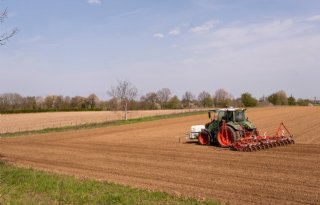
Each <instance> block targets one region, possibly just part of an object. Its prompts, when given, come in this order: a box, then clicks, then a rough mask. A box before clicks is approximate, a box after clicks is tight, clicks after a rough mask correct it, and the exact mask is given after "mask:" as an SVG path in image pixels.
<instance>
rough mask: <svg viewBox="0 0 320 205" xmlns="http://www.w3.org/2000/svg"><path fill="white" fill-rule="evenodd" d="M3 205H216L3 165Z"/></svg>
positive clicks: (0, 197)
mask: <svg viewBox="0 0 320 205" xmlns="http://www.w3.org/2000/svg"><path fill="white" fill-rule="evenodd" d="M0 204H45V205H47V204H77V205H78V204H79V205H81V204H108V205H113V204H116V205H120V204H128V205H135V204H137V205H144V204H146V205H147V204H148V205H164V204H167V205H170V204H183V205H191V204H192V205H202V204H203V205H205V204H206V205H216V204H220V203H217V202H213V201H197V200H196V199H192V198H183V197H178V196H173V195H170V194H167V193H164V192H152V191H148V190H143V189H136V188H130V187H128V186H123V185H117V184H114V183H108V182H99V181H94V180H80V179H76V178H75V177H71V176H66V175H58V174H51V173H46V172H43V171H36V170H33V169H25V168H16V167H13V166H10V165H5V164H4V163H3V162H0Z"/></svg>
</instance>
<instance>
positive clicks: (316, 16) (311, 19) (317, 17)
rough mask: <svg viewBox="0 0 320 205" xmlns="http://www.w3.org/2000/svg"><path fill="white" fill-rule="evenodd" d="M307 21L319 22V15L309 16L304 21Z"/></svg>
mask: <svg viewBox="0 0 320 205" xmlns="http://www.w3.org/2000/svg"><path fill="white" fill-rule="evenodd" d="M306 20H307V21H320V15H314V16H310V17H309V18H307V19H306Z"/></svg>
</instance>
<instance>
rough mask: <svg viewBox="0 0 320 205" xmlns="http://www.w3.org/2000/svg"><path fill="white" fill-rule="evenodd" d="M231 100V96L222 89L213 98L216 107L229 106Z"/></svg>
mask: <svg viewBox="0 0 320 205" xmlns="http://www.w3.org/2000/svg"><path fill="white" fill-rule="evenodd" d="M232 98H233V97H232V95H231V94H229V93H228V92H227V91H225V90H224V89H218V90H217V91H216V92H215V94H214V97H213V101H214V105H215V106H216V107H226V106H230V104H231V101H232Z"/></svg>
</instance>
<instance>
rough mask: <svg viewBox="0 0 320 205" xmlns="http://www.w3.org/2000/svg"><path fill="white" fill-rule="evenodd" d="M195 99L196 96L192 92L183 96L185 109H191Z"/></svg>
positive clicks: (187, 92)
mask: <svg viewBox="0 0 320 205" xmlns="http://www.w3.org/2000/svg"><path fill="white" fill-rule="evenodd" d="M194 98H195V97H194V95H193V94H192V93H191V92H190V91H186V92H185V93H184V94H183V96H182V104H183V107H185V108H190V107H191V105H192V101H193V100H194Z"/></svg>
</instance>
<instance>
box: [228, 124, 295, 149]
mask: <svg viewBox="0 0 320 205" xmlns="http://www.w3.org/2000/svg"><path fill="white" fill-rule="evenodd" d="M293 143H294V140H293V136H292V135H291V134H290V132H289V130H288V129H287V128H286V126H285V125H284V124H283V123H280V125H279V127H278V129H277V131H276V133H275V135H274V136H254V135H252V134H251V135H246V137H244V138H242V139H240V140H237V141H236V142H234V143H233V144H232V145H231V146H230V147H231V148H232V149H234V150H236V151H243V152H252V151H258V150H262V149H269V148H273V147H278V146H285V145H288V144H293Z"/></svg>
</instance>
